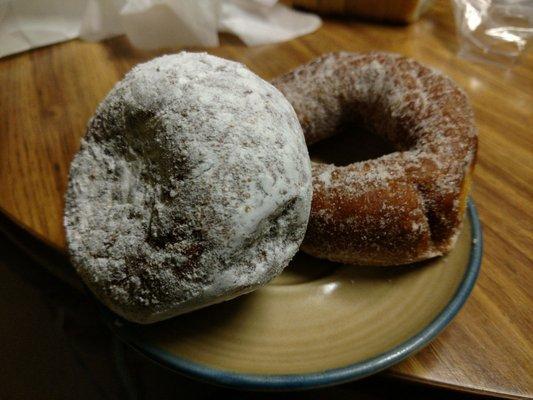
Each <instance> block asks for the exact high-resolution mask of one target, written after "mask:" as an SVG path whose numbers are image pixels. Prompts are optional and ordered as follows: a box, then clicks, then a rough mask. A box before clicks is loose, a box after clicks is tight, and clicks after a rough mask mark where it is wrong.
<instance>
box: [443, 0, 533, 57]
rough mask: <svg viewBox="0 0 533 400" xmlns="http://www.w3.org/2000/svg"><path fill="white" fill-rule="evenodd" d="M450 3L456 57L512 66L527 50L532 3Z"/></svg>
mask: <svg viewBox="0 0 533 400" xmlns="http://www.w3.org/2000/svg"><path fill="white" fill-rule="evenodd" d="M453 4H454V14H455V24H456V27H457V34H458V36H459V46H460V47H459V56H461V57H463V58H467V59H474V60H478V61H485V62H491V63H495V64H498V65H501V66H512V65H513V64H515V63H516V62H517V61H518V60H519V59H520V56H521V55H522V54H523V53H524V52H525V51H528V50H529V47H530V46H528V45H530V44H531V39H532V38H533V0H453ZM528 41H529V43H528Z"/></svg>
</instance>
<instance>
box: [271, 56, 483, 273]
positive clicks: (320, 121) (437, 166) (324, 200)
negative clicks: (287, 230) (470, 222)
mask: <svg viewBox="0 0 533 400" xmlns="http://www.w3.org/2000/svg"><path fill="white" fill-rule="evenodd" d="M274 85H275V86H276V87H277V88H278V89H279V90H280V91H281V92H282V93H283V94H284V95H285V97H286V98H287V99H288V100H289V101H290V102H291V104H292V105H293V107H294V109H295V110H296V114H297V115H298V118H299V120H300V123H301V125H302V127H303V131H304V135H305V137H306V140H307V144H312V143H315V142H317V141H319V140H321V139H323V138H326V137H329V136H332V135H334V134H335V133H336V132H337V130H338V129H339V127H340V126H342V125H344V124H355V125H360V126H363V127H365V128H367V129H369V130H370V131H371V132H373V133H375V134H377V135H380V136H382V137H384V138H386V139H388V140H389V141H390V142H391V143H392V144H393V146H395V148H396V149H397V151H396V152H394V153H392V154H387V155H384V156H382V157H379V158H377V159H372V160H367V161H364V162H357V163H353V164H351V165H347V166H342V167H338V166H335V165H326V164H318V163H313V166H312V170H313V187H314V188H313V190H314V194H313V203H312V208H311V217H310V220H309V226H308V231H307V234H306V237H305V240H304V243H303V245H302V249H303V250H304V251H306V252H307V253H309V254H311V255H313V256H316V257H322V258H327V259H330V260H333V261H340V262H346V263H352V264H367V265H398V264H406V263H411V262H414V261H420V260H425V259H427V258H430V257H435V256H438V255H442V254H444V253H446V252H447V251H449V250H450V249H451V248H452V247H453V245H454V243H455V240H456V238H457V235H458V233H459V230H460V226H461V222H462V218H463V214H464V209H465V204H466V198H467V193H468V189H469V184H470V176H471V173H472V171H473V168H474V163H475V158H476V151H477V133H476V128H475V125H474V119H473V113H472V110H471V108H470V105H469V103H468V100H467V98H466V96H465V94H464V93H463V92H462V91H461V90H460V89H459V88H458V87H457V86H456V85H455V84H454V83H453V82H452V81H451V80H450V79H449V78H446V77H445V76H443V75H442V74H440V73H437V72H435V71H432V70H430V69H428V68H426V67H424V66H422V65H420V64H419V63H417V62H416V61H414V60H410V59H408V58H404V57H401V56H399V55H395V54H388V53H368V54H357V53H336V54H329V55H326V56H323V57H321V58H319V59H317V60H315V61H313V62H311V63H309V64H307V65H304V66H301V67H299V68H297V69H296V70H294V71H292V72H290V73H288V74H287V75H285V76H282V77H280V78H278V79H277V80H275V81H274Z"/></svg>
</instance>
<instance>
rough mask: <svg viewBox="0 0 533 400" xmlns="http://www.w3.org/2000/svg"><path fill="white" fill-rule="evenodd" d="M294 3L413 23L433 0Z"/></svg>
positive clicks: (304, 0) (332, 12)
mask: <svg viewBox="0 0 533 400" xmlns="http://www.w3.org/2000/svg"><path fill="white" fill-rule="evenodd" d="M290 2H291V3H292V5H294V6H296V7H301V8H304V9H306V10H309V11H314V12H317V13H320V14H327V15H342V16H346V15H351V16H358V17H362V18H368V19H372V20H377V21H389V22H400V23H411V22H415V21H417V20H418V19H419V18H420V16H421V15H422V14H423V13H425V12H426V11H427V10H428V8H429V7H430V5H431V4H432V3H433V1H432V0H337V1H332V0H290Z"/></svg>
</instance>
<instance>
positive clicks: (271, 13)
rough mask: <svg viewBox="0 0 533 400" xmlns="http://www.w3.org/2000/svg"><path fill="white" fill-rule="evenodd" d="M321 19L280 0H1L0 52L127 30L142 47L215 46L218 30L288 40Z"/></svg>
mask: <svg viewBox="0 0 533 400" xmlns="http://www.w3.org/2000/svg"><path fill="white" fill-rule="evenodd" d="M320 24H321V21H320V18H318V17H317V16H315V15H312V14H307V13H303V12H299V11H295V10H292V9H291V8H289V7H287V6H285V5H282V4H278V3H277V0H69V1H64V0H0V57H3V56H6V55H9V54H13V53H17V52H20V51H24V50H28V49H31V48H34V47H39V46H45V45H47V44H52V43H57V42H61V41H65V40H69V39H73V38H76V37H80V38H82V39H85V40H91V41H97V40H103V39H106V38H109V37H113V36H116V35H120V34H124V33H125V34H126V35H127V36H128V38H129V40H130V41H131V43H132V44H133V45H134V46H137V47H140V48H143V49H155V48H162V47H174V46H217V45H218V43H219V42H218V32H229V33H233V34H235V35H237V36H238V37H239V38H240V39H241V40H242V41H243V42H244V43H246V44H247V45H250V46H251V45H260V44H267V43H275V42H280V41H285V40H290V39H292V38H295V37H297V36H300V35H305V34H307V33H310V32H313V31H314V30H316V29H318V27H319V26H320Z"/></svg>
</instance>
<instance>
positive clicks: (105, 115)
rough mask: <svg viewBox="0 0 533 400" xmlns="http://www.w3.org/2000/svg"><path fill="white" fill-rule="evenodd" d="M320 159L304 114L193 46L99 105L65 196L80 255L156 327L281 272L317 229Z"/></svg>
mask: <svg viewBox="0 0 533 400" xmlns="http://www.w3.org/2000/svg"><path fill="white" fill-rule="evenodd" d="M311 197H312V180H311V165H310V160H309V155H308V151H307V147H306V145H305V139H304V137H303V133H302V130H301V127H300V125H299V123H298V119H297V117H296V114H295V112H294V110H293V108H292V107H291V105H290V104H289V102H288V101H287V100H286V99H285V98H284V97H283V95H282V94H281V93H280V92H279V91H278V90H277V89H275V88H274V87H273V86H272V85H271V84H270V83H268V82H266V81H264V80H262V79H261V78H259V77H258V76H256V75H255V74H253V73H252V72H250V71H249V70H248V69H247V68H246V67H244V66H243V65H241V64H239V63H236V62H231V61H228V60H224V59H221V58H217V57H213V56H210V55H207V54H199V53H186V52H182V53H179V54H177V55H169V56H163V57H160V58H156V59H154V60H152V61H149V62H147V63H144V64H140V65H138V66H136V67H135V68H133V70H131V71H130V72H129V73H128V74H127V75H126V76H125V77H124V79H123V80H122V81H120V82H119V83H118V84H117V85H116V86H115V87H114V88H113V89H112V90H111V92H110V93H109V94H108V95H107V97H106V98H105V100H104V101H103V102H102V103H101V104H100V105H99V106H98V108H97V110H96V113H95V115H94V116H93V117H92V118H91V120H90V122H89V124H88V128H87V132H86V134H85V137H84V138H83V139H82V141H81V146H80V149H79V151H78V153H77V154H76V156H75V157H74V159H73V161H72V163H71V167H70V176H69V183H68V189H67V192H66V199H65V211H64V225H65V229H66V238H67V243H68V250H69V253H70V257H71V259H72V263H73V265H74V267H75V268H76V270H77V272H78V273H79V275H80V276H81V277H82V279H83V280H84V282H85V283H86V284H87V286H88V287H89V289H91V290H92V291H93V293H94V294H95V296H96V297H97V298H98V299H100V300H101V301H102V302H103V303H104V304H105V305H107V306H108V307H109V308H110V309H111V310H113V311H114V312H115V313H117V314H119V315H121V316H122V317H124V318H126V319H128V320H130V321H133V322H137V323H152V322H156V321H160V320H163V319H166V318H170V317H173V316H175V315H178V314H182V313H185V312H188V311H192V310H194V309H197V308H200V307H205V306H207V305H210V304H213V303H217V302H221V301H223V300H228V299H231V298H233V297H236V296H239V295H241V294H244V293H247V292H250V291H252V290H254V289H256V288H257V287H259V286H261V285H264V284H266V283H267V282H268V281H270V280H271V279H272V278H274V277H275V276H277V275H278V274H280V273H281V271H282V270H283V268H284V267H285V266H286V265H287V264H288V262H289V260H290V259H291V258H292V257H293V255H294V254H295V253H296V252H297V250H298V248H299V246H300V244H301V242H302V240H303V238H304V235H305V230H306V226H307V221H308V218H309V212H310V207H311Z"/></svg>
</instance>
